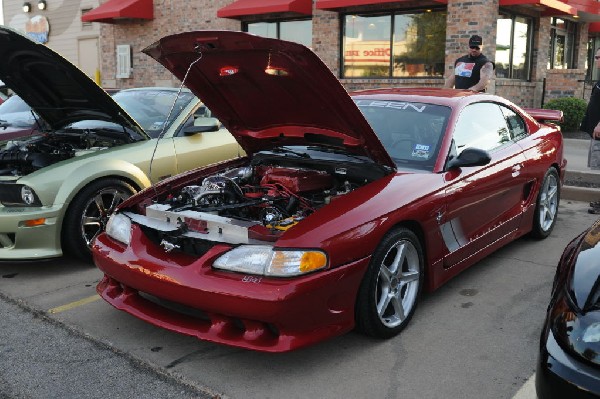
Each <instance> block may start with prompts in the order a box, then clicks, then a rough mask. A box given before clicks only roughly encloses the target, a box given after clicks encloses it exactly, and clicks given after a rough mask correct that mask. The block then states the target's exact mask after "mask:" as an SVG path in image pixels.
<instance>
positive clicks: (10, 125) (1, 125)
mask: <svg viewBox="0 0 600 399" xmlns="http://www.w3.org/2000/svg"><path fill="white" fill-rule="evenodd" d="M46 128H47V125H46V122H44V121H43V120H42V119H41V118H40V117H39V116H38V115H36V113H35V112H34V111H33V110H32V109H31V107H30V106H29V105H27V103H26V102H25V101H23V99H22V98H21V97H19V96H18V95H13V96H11V97H10V98H8V99H7V100H6V101H5V102H3V103H2V104H0V143H1V142H3V141H6V140H12V139H15V138H19V137H25V136H31V135H33V134H36V133H40V132H42V131H43V130H44V129H46Z"/></svg>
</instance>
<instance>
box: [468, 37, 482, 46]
mask: <svg viewBox="0 0 600 399" xmlns="http://www.w3.org/2000/svg"><path fill="white" fill-rule="evenodd" d="M482 43H483V40H482V39H481V36H477V35H473V36H471V38H470V39H469V47H471V46H481V44H482Z"/></svg>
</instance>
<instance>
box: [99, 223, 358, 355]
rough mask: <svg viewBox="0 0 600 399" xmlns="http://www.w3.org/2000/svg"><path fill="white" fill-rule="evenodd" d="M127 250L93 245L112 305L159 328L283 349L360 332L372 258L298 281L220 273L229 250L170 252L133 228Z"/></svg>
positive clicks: (103, 242) (109, 243)
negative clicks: (357, 308)
mask: <svg viewBox="0 0 600 399" xmlns="http://www.w3.org/2000/svg"><path fill="white" fill-rule="evenodd" d="M132 230H133V232H132V240H131V242H132V245H131V246H129V247H127V248H125V247H123V245H122V244H120V243H117V242H115V241H114V240H112V239H111V238H110V237H108V236H107V235H106V234H101V235H100V236H99V237H98V238H97V239H96V241H95V243H94V246H93V250H92V253H93V256H94V261H95V263H96V265H97V266H98V268H100V270H102V271H103V272H104V273H105V277H104V279H103V280H102V281H101V282H100V283H99V284H98V287H97V291H98V293H99V294H100V295H101V296H102V298H104V299H105V300H106V301H107V302H109V303H110V304H111V305H113V306H114V307H116V308H117V309H120V310H123V311H125V312H127V313H130V314H132V315H134V316H136V317H138V318H140V319H142V320H145V321H147V322H149V323H151V324H154V325H156V326H159V327H162V328H166V329H168V330H171V331H176V332H179V333H182V334H186V335H190V336H194V337H197V338H199V339H202V340H206V341H211V342H217V343H221V344H227V345H231V346H236V347H242V348H246V349H253V350H259V351H265V352H285V351H290V350H294V349H297V348H300V347H303V346H306V345H310V344H313V343H316V342H319V341H322V340H324V339H326V338H329V337H333V336H337V335H341V334H343V333H345V332H347V331H350V330H351V329H352V328H354V305H355V301H356V295H357V292H358V288H359V286H360V282H361V280H362V278H363V275H364V273H365V271H366V269H367V266H368V262H369V259H368V258H365V259H361V260H359V261H356V262H353V263H351V264H347V265H344V266H341V267H338V268H335V269H332V270H326V271H321V272H315V273H312V274H309V275H306V276H302V277H295V278H285V279H284V278H267V277H260V276H251V275H245V274H241V273H233V272H227V271H219V270H214V269H212V267H211V264H212V262H213V261H214V260H215V259H216V258H217V257H218V256H219V255H220V254H222V253H223V252H225V251H226V250H227V249H228V247H225V246H215V247H213V248H212V249H211V250H209V251H208V252H207V253H206V254H205V255H203V256H202V257H200V258H196V257H192V256H188V255H185V254H181V253H168V254H167V253H165V251H164V250H163V249H162V248H160V247H159V246H158V245H156V244H154V243H152V242H151V241H150V240H148V239H147V238H146V237H145V236H144V235H143V234H142V232H141V231H140V229H139V228H138V227H137V226H133V229H132Z"/></svg>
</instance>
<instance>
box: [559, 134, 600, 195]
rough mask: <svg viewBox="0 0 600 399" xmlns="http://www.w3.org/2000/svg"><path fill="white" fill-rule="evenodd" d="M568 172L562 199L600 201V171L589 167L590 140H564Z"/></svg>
mask: <svg viewBox="0 0 600 399" xmlns="http://www.w3.org/2000/svg"><path fill="white" fill-rule="evenodd" d="M564 143H565V158H566V159H567V171H566V174H565V184H564V185H563V188H562V192H561V199H566V200H573V201H584V202H590V201H598V200H600V170H591V169H590V168H588V166H587V157H588V149H589V145H590V141H589V139H567V138H566V139H564Z"/></svg>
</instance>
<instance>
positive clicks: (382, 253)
mask: <svg viewBox="0 0 600 399" xmlns="http://www.w3.org/2000/svg"><path fill="white" fill-rule="evenodd" d="M422 285H423V252H422V249H421V245H420V242H419V240H418V238H417V237H416V235H415V234H414V233H413V232H412V231H410V230H408V229H404V228H400V229H397V230H394V231H392V232H391V233H389V234H388V235H387V236H386V237H385V238H384V239H383V241H382V242H381V244H380V245H379V247H378V248H377V250H376V251H375V253H374V255H373V258H372V260H371V264H370V266H369V270H368V271H367V274H366V275H365V278H364V280H363V282H362V284H361V288H360V292H359V297H358V301H357V304H356V323H357V327H358V329H359V330H361V331H363V332H364V333H365V334H367V335H371V336H375V337H380V338H387V337H391V336H394V335H396V334H398V333H399V332H400V331H402V329H403V328H404V327H405V326H406V325H407V324H408V322H409V320H410V318H411V317H412V315H413V313H414V311H415V308H416V305H417V300H418V297H419V294H420V292H421V286H422Z"/></svg>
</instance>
